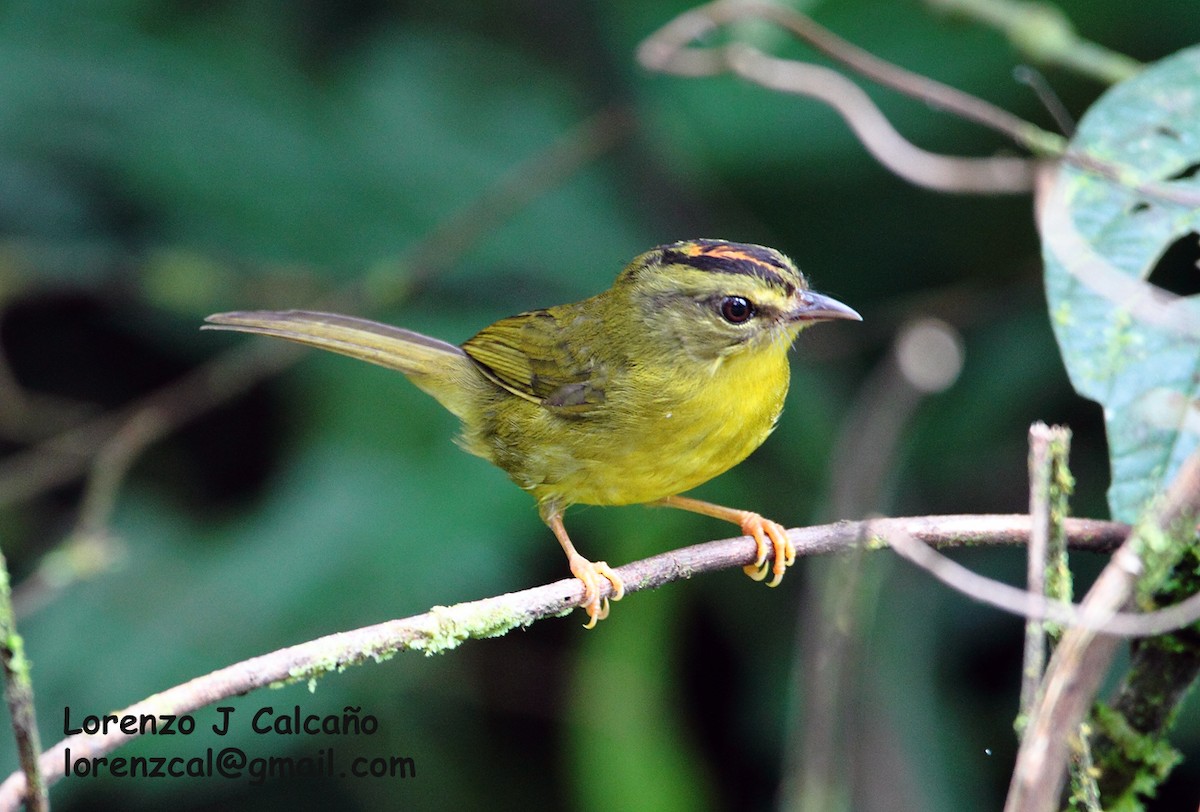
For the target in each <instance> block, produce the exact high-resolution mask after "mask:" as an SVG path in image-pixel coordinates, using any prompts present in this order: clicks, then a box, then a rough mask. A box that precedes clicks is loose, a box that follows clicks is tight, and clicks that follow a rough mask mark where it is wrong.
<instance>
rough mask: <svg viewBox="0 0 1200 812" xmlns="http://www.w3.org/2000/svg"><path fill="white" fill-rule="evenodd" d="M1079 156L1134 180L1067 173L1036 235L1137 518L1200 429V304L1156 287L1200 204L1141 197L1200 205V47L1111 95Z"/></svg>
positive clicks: (1127, 503) (1113, 497) (1124, 497)
mask: <svg viewBox="0 0 1200 812" xmlns="http://www.w3.org/2000/svg"><path fill="white" fill-rule="evenodd" d="M1071 149H1072V150H1073V151H1075V152H1081V153H1087V154H1088V155H1090V156H1092V157H1094V158H1096V159H1099V160H1102V161H1104V162H1105V163H1107V164H1111V165H1113V166H1116V167H1120V168H1121V170H1122V172H1123V173H1124V174H1126V175H1128V177H1123V178H1122V182H1121V183H1117V182H1114V181H1112V180H1108V179H1105V178H1103V177H1100V176H1099V175H1097V174H1096V173H1094V172H1089V171H1085V170H1082V169H1079V168H1076V167H1074V166H1064V168H1063V169H1062V171H1061V173H1060V175H1059V177H1058V179H1057V182H1056V184H1055V187H1054V188H1053V190H1052V191H1051V192H1050V193H1049V194H1048V196H1047V202H1046V204H1045V206H1044V207H1043V211H1042V214H1041V222H1040V224H1039V228H1040V230H1041V235H1042V246H1043V249H1042V254H1043V258H1044V260H1045V263H1046V293H1047V298H1048V301H1049V307H1050V315H1051V321H1052V322H1053V325H1054V331H1055V335H1056V336H1057V338H1058V343H1059V346H1060V348H1061V349H1062V354H1063V359H1064V361H1065V363H1066V366H1067V371H1068V372H1069V374H1070V376H1071V382H1072V383H1073V384H1074V386H1075V389H1076V390H1077V391H1078V392H1079V393H1080V394H1081V395H1084V396H1085V397H1088V398H1091V399H1093V400H1096V401H1098V402H1099V403H1100V404H1101V405H1103V406H1104V418H1105V423H1106V428H1107V432H1108V443H1109V457H1110V461H1111V465H1112V485H1111V487H1110V489H1109V494H1108V502H1109V509H1110V510H1111V511H1112V514H1113V516H1114V518H1117V519H1120V520H1123V521H1133V520H1134V519H1135V518H1136V517H1137V515H1138V513H1139V511H1140V509H1141V507H1142V506H1143V505H1144V504H1145V502H1146V500H1147V499H1149V498H1151V497H1152V496H1153V495H1154V494H1155V493H1158V492H1159V491H1161V490H1162V489H1163V488H1164V487H1165V486H1166V485H1167V483H1169V482H1170V481H1171V479H1172V477H1173V476H1174V475H1175V471H1176V470H1177V469H1178V467H1179V465H1180V464H1181V463H1182V462H1183V460H1184V459H1185V458H1186V457H1187V456H1188V455H1189V454H1190V453H1191V452H1192V451H1193V450H1194V449H1195V447H1196V443H1197V429H1198V425H1200V423H1198V420H1200V411H1197V409H1200V404H1198V403H1197V400H1196V399H1197V396H1198V395H1200V374H1198V373H1200V300H1198V299H1197V297H1194V296H1186V297H1180V296H1175V295H1174V294H1171V293H1168V292H1167V291H1165V290H1163V289H1161V288H1159V287H1157V286H1156V285H1153V284H1150V283H1149V282H1148V281H1147V280H1148V279H1149V278H1150V275H1151V273H1152V272H1153V270H1154V268H1155V265H1156V263H1157V262H1158V261H1159V260H1160V259H1161V258H1162V256H1163V254H1164V253H1165V252H1166V251H1167V249H1168V248H1170V247H1171V246H1172V245H1173V244H1175V243H1176V242H1178V241H1179V240H1180V239H1182V238H1184V237H1188V235H1191V234H1195V233H1197V232H1200V207H1198V206H1196V205H1194V204H1192V205H1188V204H1187V203H1185V202H1180V201H1173V200H1170V199H1167V198H1168V195H1162V194H1155V193H1153V192H1151V191H1149V190H1145V189H1143V191H1142V192H1138V191H1136V190H1135V189H1136V188H1137V187H1138V186H1142V185H1144V184H1155V185H1157V186H1158V187H1160V188H1162V189H1166V190H1168V191H1169V192H1171V193H1175V192H1179V193H1188V194H1191V195H1196V196H1200V182H1198V181H1200V179H1198V178H1197V177H1196V167H1197V162H1200V48H1195V47H1194V48H1190V49H1188V50H1185V51H1181V52H1179V53H1177V54H1175V55H1174V56H1172V57H1169V58H1167V59H1165V60H1163V61H1161V62H1159V63H1157V64H1155V65H1154V66H1152V67H1150V68H1148V69H1146V70H1145V71H1144V72H1143V73H1141V74H1139V75H1138V76H1137V77H1135V78H1134V79H1131V80H1129V81H1127V82H1123V83H1122V84H1120V85H1117V86H1116V87H1114V88H1112V89H1111V90H1110V91H1109V92H1108V93H1106V94H1105V95H1104V96H1103V97H1102V98H1101V99H1100V100H1099V101H1098V102H1097V103H1096V104H1095V105H1094V106H1093V107H1092V108H1091V109H1090V110H1089V111H1088V113H1087V115H1086V116H1085V117H1084V119H1083V121H1082V122H1081V123H1080V126H1079V131H1078V132H1077V133H1076V135H1075V137H1074V138H1073V139H1072V142H1071ZM1179 197H1182V195H1179ZM1188 239H1193V237H1188Z"/></svg>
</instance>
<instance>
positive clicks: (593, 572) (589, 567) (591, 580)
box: [569, 554, 625, 629]
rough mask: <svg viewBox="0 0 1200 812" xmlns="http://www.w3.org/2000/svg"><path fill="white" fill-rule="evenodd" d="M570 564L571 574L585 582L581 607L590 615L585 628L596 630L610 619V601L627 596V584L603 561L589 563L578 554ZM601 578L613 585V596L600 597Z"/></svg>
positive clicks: (572, 558) (571, 559)
mask: <svg viewBox="0 0 1200 812" xmlns="http://www.w3.org/2000/svg"><path fill="white" fill-rule="evenodd" d="M569 563H570V565H571V574H572V575H574V576H575V577H576V578H578V579H579V580H580V581H582V582H583V601H582V602H581V603H580V604H579V605H580V606H581V607H583V609H584V611H586V612H587V615H588V622H587V623H585V624H583V628H585V629H594V628H595V627H596V624H597V623H598V622H600V621H601V620H604V619H605V618H606V617H608V602H609V600H610V599H612V600H614V601H619V600H621V598H622V597H624V596H625V582H624V581H623V580H621V576H620V575H617V573H616V571H615V570H614V569H613V568H612V567H610V566H608V564H607V563H605V562H603V561H595V562H592V561H588V560H587V559H586V558H584V557H583V556H581V555H578V554H576V555H575V556H573V557H571V558H570V559H569ZM601 578H604V579H607V580H608V582H609V583H610V584H612V594H611V595H609V596H608V597H604V598H602V597H600V589H601V585H600V579H601Z"/></svg>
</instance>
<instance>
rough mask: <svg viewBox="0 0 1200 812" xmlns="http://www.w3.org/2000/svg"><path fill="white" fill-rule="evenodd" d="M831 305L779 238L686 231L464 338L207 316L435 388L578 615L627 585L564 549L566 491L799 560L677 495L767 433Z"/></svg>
mask: <svg viewBox="0 0 1200 812" xmlns="http://www.w3.org/2000/svg"><path fill="white" fill-rule="evenodd" d="M839 319H840V320H853V321H861V320H862V317H861V316H860V315H859V314H858V313H857V312H856V311H855V310H854V309H852V308H850V307H848V306H847V305H844V304H842V303H841V302H839V301H837V300H836V299H833V298H831V297H829V296H825V295H823V294H820V293H817V292H815V291H813V290H811V289H810V288H809V285H808V281H807V279H806V278H805V276H804V274H802V273H801V272H800V270H799V269H798V268H797V267H796V265H795V263H793V262H792V261H791V260H790V259H789V258H788V257H786V256H785V255H784V254H782V253H780V252H779V251H776V250H774V249H772V248H767V247H765V246H761V245H755V244H750V243H738V242H730V241H726V240H716V239H692V240H683V241H679V242H673V243H668V244H664V245H660V246H658V247H656V248H652V249H650V250H649V251H646V252H645V253H642V254H640V255H639V256H637V257H636V258H634V259H633V260H632V261H631V262H630V263H629V265H628V266H626V267H625V268H624V270H622V271H621V272H620V273H619V275H618V276H617V277H616V280H615V281H614V282H613V284H612V286H611V287H610V288H608V289H607V290H605V291H603V292H601V293H599V294H596V295H594V296H592V297H590V298H588V299H584V300H582V301H579V302H575V303H571V304H563V305H557V306H554V307H547V308H543V309H537V310H530V311H527V312H524V313H520V314H518V315H515V316H511V317H509V318H504V319H501V320H500V321H497V322H496V323H494V324H492V325H490V326H488V327H485V328H483V329H482V330H480V331H479V333H477V334H476V335H475V336H473V337H472V338H470V339H468V340H467V341H466V342H464V343H463V344H462V345H461V346H457V345H455V344H451V343H449V342H446V341H442V340H440V339H437V338H432V337H429V336H426V335H422V334H420V333H416V332H413V331H411V330H406V329H403V328H400V327H392V326H389V325H386V324H381V323H379V322H375V321H369V320H367V319H362V318H357V317H353V316H345V315H338V314H335V313H322V312H315V311H307V310H252V311H234V312H226V313H215V314H213V315H211V316H208V317H207V318H206V319H205V322H206V323H205V324H204V325H203V328H202V329H212V330H231V331H237V332H244V333H257V334H262V335H266V336H274V337H278V338H283V339H287V340H290V341H294V342H298V343H300V344H306V345H309V346H313V347H319V348H321V349H324V350H330V351H332V352H336V353H341V354H343V355H347V356H350V357H353V358H357V359H360V360H363V361H369V362H371V363H374V364H378V365H380V366H384V367H387V368H390V369H393V370H398V371H400V372H402V373H403V374H404V375H405V376H406V377H408V379H409V380H411V381H412V382H413V383H414V384H415V385H416V386H417V387H419V388H420V389H422V390H423V391H425V392H426V393H428V394H430V395H432V396H433V397H434V398H435V399H436V400H437V401H438V402H439V403H440V404H441V405H442V406H444V407H445V408H446V409H447V410H449V411H450V412H451V413H453V414H454V415H455V416H457V417H458V419H459V421H460V422H461V433H460V435H459V436H458V438H457V442H458V444H459V445H460V446H461V447H462V448H463V449H465V450H466V451H468V452H470V453H472V454H475V455H478V456H480V457H482V458H484V459H485V460H488V461H489V462H491V463H493V464H495V465H496V466H498V467H499V468H501V469H502V470H503V471H504V472H505V473H507V474H508V476H509V478H510V479H512V481H513V482H515V483H516V484H517V485H518V486H519V487H521V488H522V489H523V490H525V491H527V492H528V493H529V494H530V495H532V497H533V498H534V500H535V501H536V503H537V508H538V513H539V515H540V516H541V519H542V520H543V521H544V522H545V523H546V525H547V526H548V527H549V528H550V530H551V531H552V532H553V533H554V535H555V537H556V538H557V540H558V542H559V544H560V545H561V546H562V549H563V552H564V553H565V554H566V557H567V563H568V566H569V567H570V570H571V573H572V574H573V575H574V576H575V577H576V578H578V579H579V580H580V581H581V582H582V583H583V598H582V600H581V601H580V603H579V605H580V606H581V607H582V608H583V609H584V610H585V611H586V613H587V616H588V621H587V623H586V624H585V628H589V629H590V628H593V627H594V626H595V625H596V623H597V622H598V621H600V620H603V619H604V618H606V617H607V616H608V613H609V598H610V597H611V599H612V600H614V601H616V600H620V598H621V597H622V596H623V595H624V592H625V585H624V582H623V581H622V579H621V577H620V575H619V574H618V573H617V572H616V571H615V570H614V569H613V568H612V567H610V566H609V565H608V564H607V563H606V562H605V561H592V560H589V559H588V558H585V557H584V556H583V555H581V554H580V553H579V552H578V551H577V550H576V549H575V546H574V544H573V543H572V542H571V539H570V536H569V535H568V534H567V530H566V527H565V526H564V524H563V514H564V512H565V511H566V510H567V508H568V507H570V506H572V505H575V504H586V505H626V504H656V505H664V506H668V507H673V508H679V509H682V510H687V511H691V512H694V513H699V514H702V515H705V516H709V517H712V518H716V519H721V520H724V521H728V522H731V523H733V524H736V525H737V526H738V527H740V528H741V530H742V532H743V533H744V534H746V535H748V536H751V537H753V538H754V540H755V544H756V547H757V555H756V558H755V561H754V563H753V564H748V565H746V566H745V567H744V569H745V571H746V573H747V574H748V575H750V577H752V578H754V579H755V580H758V581H762V580H766V579H767V577H768V576H770V579H771V580H770V581H768V586H776V585H778V584H779V583H780V581H781V579H782V578H783V575H784V573H785V572H786V570H787V568H788V567H789V566H791V565H792V564H793V563H794V562H795V549H794V547H793V545H792V542H791V541H790V539H789V538H788V535H787V532H786V530H785V529H784V527H783V526H782V525H780V524H778V523H777V522H774V521H771V520H769V519H765V518H764V517H763V516H761V515H760V514H758V513H755V512H753V511H749V510H740V509H736V508H729V507H724V506H721V505H716V504H712V503H710V502H705V501H701V500H699V499H695V498H692V497H688V496H684V495H682V494H683V493H684V492H686V491H689V490H691V489H692V488H695V487H697V486H699V485H701V484H702V483H704V482H707V481H708V480H710V479H712V478H713V477H715V476H717V475H719V474H721V473H724V472H725V471H727V470H729V469H730V468H732V467H733V466H735V465H737V464H738V463H739V462H741V461H742V460H744V459H745V458H746V457H747V456H748V455H749V454H750V453H751V452H752V451H754V450H755V449H756V448H758V447H759V446H760V445H761V444H762V443H763V441H764V440H766V438H767V436H768V435H769V434H770V433H771V431H772V430H773V429H774V428H775V425H776V423H777V422H778V419H779V416H780V412H781V411H782V408H783V401H784V396H785V395H786V394H787V391H788V383H789V376H790V369H789V364H788V351H789V349H790V348H791V346H792V343H793V342H794V341H795V339H796V337H797V335H798V334H799V333H800V331H801V330H803V329H804V328H806V327H808V326H809V325H812V324H814V323H816V322H821V321H830V320H839ZM768 559H770V560H769V561H768ZM606 581H607V584H606V583H605V582H606ZM606 587H609V588H607V589H606ZM606 592H607V593H608V594H605V593H606Z"/></svg>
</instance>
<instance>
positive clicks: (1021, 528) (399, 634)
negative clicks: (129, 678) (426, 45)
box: [0, 515, 1129, 812]
mask: <svg viewBox="0 0 1200 812" xmlns="http://www.w3.org/2000/svg"><path fill="white" fill-rule="evenodd" d="M1029 528H1030V520H1029V517H1028V516H1019V515H1013V516H925V517H914V518H895V519H875V520H873V521H871V522H870V523H869V529H870V532H871V533H872V534H876V535H883V536H888V537H892V536H894V535H895V534H897V533H903V534H905V536H906V537H909V538H914V539H920V540H921V542H924V543H925V544H930V545H936V546H946V547H951V546H965V545H976V544H979V545H982V544H990V545H1008V546H1012V545H1018V544H1025V543H1026V541H1027V539H1028V537H1029ZM863 531H864V524H863V523H862V522H849V521H845V522H838V523H837V524H829V525H821V526H818V527H807V528H797V529H792V530H789V531H788V535H789V536H790V537H791V539H792V542H793V543H794V544H795V546H796V551H797V554H798V555H817V554H821V553H831V552H837V551H841V550H846V549H848V548H850V547H851V546H853V545H855V544H856V543H858V541H859V538H860V534H861V533H862V532H863ZM1128 531H1129V528H1128V527H1126V526H1125V525H1122V524H1118V523H1115V522H1104V521H1097V520H1090V519H1072V520H1068V521H1067V523H1066V532H1067V535H1068V537H1069V539H1070V541H1071V544H1072V546H1073V547H1076V548H1077V549H1084V550H1093V551H1096V552H1105V551H1108V550H1112V549H1114V548H1115V547H1116V546H1117V545H1119V544H1120V543H1121V542H1122V541H1123V540H1124V539H1125V537H1126V535H1127V533H1128ZM756 555H757V545H756V544H755V542H754V540H753V539H751V538H749V537H747V536H740V537H737V538H731V539H724V540H721V541H710V542H706V543H703V544H696V545H693V546H691V547H685V548H682V549H679V550H674V551H672V552H668V553H663V554H662V555H657V556H654V557H652V558H647V559H643V560H641V561H637V562H634V563H632V564H627V565H626V566H623V567H620V568H619V569H618V570H617V571H618V573H620V575H621V578H622V579H623V580H624V581H625V590H626V592H639V591H641V590H643V589H653V588H656V587H659V586H662V585H663V584H667V583H670V582H672V581H678V580H681V579H685V578H691V577H693V576H695V575H699V574H701V573H705V572H712V571H716V570H722V569H733V568H741V567H743V566H745V565H746V564H748V563H750V562H752V561H753V560H754V559H755V557H756ZM608 586H610V585H607V584H606V588H607V587H608ZM582 600H583V585H582V584H581V583H580V582H579V581H578V580H577V579H575V578H568V579H563V580H561V581H557V582H555V583H552V584H547V585H545V586H539V587H534V588H532V589H527V590H524V591H522V592H513V593H509V594H506V595H499V596H496V597H492V598H485V599H483V600H479V601H473V602H469V603H461V604H457V605H455V606H450V607H441V606H439V607H434V608H433V609H431V610H430V611H429V612H426V613H425V614H422V615H416V616H414V617H410V618H405V619H403V620H392V621H388V622H386V623H381V624H378V625H374V626H366V627H363V628H361V629H355V630H353V631H347V632H339V633H337V634H331V635H328V636H326V637H321V638H318V639H316V640H312V641H309V642H306V643H301V644H299V645H295V646H291V647H289V648H285V649H280V650H278V651H274V652H271V653H269V654H264V655H261V656H258V657H254V658H251V659H249V660H244V661H242V662H240V663H236V664H234V665H231V666H228V667H226V668H222V669H220V670H217V671H214V672H212V673H210V674H207V675H205V676H202V677H197V678H195V679H193V680H191V681H189V682H186V683H183V684H182V685H177V686H175V687H173V688H169V689H167V690H165V691H163V692H161V693H158V694H155V695H153V696H150V697H147V698H146V699H144V700H142V701H140V702H137V703H135V704H133V705H131V706H129V707H128V708H126V709H124V710H122V711H119V712H118V715H126V714H130V715H139V714H142V713H153V714H161V713H176V714H184V713H190V712H192V711H195V710H197V709H199V708H202V707H204V706H206V705H209V704H211V703H213V702H217V701H219V700H221V699H225V698H228V697H231V696H238V695H241V694H245V693H248V692H250V691H252V690H255V689H257V688H262V687H265V686H269V685H277V684H281V683H287V682H296V681H302V680H315V679H318V678H320V677H321V676H323V675H325V674H327V673H330V672H333V671H341V670H342V669H345V668H347V667H349V666H353V665H358V664H361V663H363V662H365V661H367V660H375V661H379V660H383V659H387V658H389V657H391V656H393V655H394V654H396V653H397V652H400V651H404V650H415V651H423V652H425V653H426V654H435V653H439V652H443V651H448V650H450V649H452V648H455V647H456V646H458V645H459V644H461V643H462V642H464V641H466V640H469V639H478V638H484V637H496V636H499V635H502V634H504V633H505V632H507V631H509V630H511V629H514V628H518V627H523V626H528V625H530V624H532V623H534V622H535V621H537V620H540V619H542V618H547V617H556V616H559V615H563V614H566V613H568V612H570V611H571V609H572V608H573V607H575V606H578V605H579V603H580V602H581V601H582ZM598 633H603V632H602V631H601V632H598ZM132 738H135V736H133V735H128V734H123V733H121V732H119V731H115V732H110V733H107V734H98V735H87V734H76V735H74V736H70V737H68V738H66V739H63V740H62V741H60V742H58V743H57V744H55V745H54V746H53V747H51V748H50V749H49V750H47V751H46V752H45V753H43V754H42V756H41V759H40V764H41V767H42V771H43V775H44V776H45V780H46V783H47V786H48V785H50V784H53V783H55V782H56V781H58V780H59V779H61V778H62V777H63V753H64V751H65V749H66V748H68V747H69V748H71V753H72V755H73V756H74V755H77V756H78V757H79V758H91V757H97V756H102V755H104V754H106V753H110V752H112V751H113V750H115V749H116V748H118V747H120V746H121V745H123V744H125V743H126V742H128V741H130V740H131V739H132ZM24 794H25V777H24V774H23V773H20V772H16V773H13V774H12V775H10V776H8V778H7V779H5V781H4V783H3V784H0V812H4V811H5V810H15V809H17V807H18V805H19V804H20V802H21V799H22V798H23V797H24Z"/></svg>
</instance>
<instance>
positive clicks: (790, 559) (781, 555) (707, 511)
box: [658, 496, 796, 586]
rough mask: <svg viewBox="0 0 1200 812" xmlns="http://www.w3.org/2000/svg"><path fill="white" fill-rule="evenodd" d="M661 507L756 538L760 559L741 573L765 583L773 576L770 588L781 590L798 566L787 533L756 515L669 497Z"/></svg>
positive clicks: (777, 524) (781, 527)
mask: <svg viewBox="0 0 1200 812" xmlns="http://www.w3.org/2000/svg"><path fill="white" fill-rule="evenodd" d="M658 504H660V505H666V506H667V507H673V508H679V509H680V510H690V511H691V512H692V513H699V514H702V515H704V516H711V517H712V518H714V519H721V520H723V521H726V522H731V523H733V524H736V525H737V526H738V527H740V528H742V532H743V533H745V534H746V535H747V536H753V537H754V541H755V543H756V544H757V545H758V557H757V558H756V559H755V560H754V563H753V564H747V565H746V566H745V567H743V568H742V569H743V570H745V572H746V574H747V575H749V576H750V577H751V578H753V579H754V580H756V581H762V580H765V579H766V577H767V573H768V572H770V573H771V574H772V575H773V576H774V577H773V578H771V580H770V581H769V582H768V583H767V586H779V582H780V581H781V580H783V574H784V573H785V572H787V568H788V567H790V566H791V565H792V564H794V563H796V548H795V547H794V546H793V545H792V540H791V539H790V538H788V534H787V530H785V529H784V527H783V525H781V524H779V523H778V522H773V521H771V520H770V519H764V518H763V517H762V516H759V515H758V514H757V513H753V512H751V511H749V510H738V509H737V508H727V507H722V506H721V505H714V504H712V503H711V502H702V501H700V500H699V499H691V498H689V497H687V496H668V497H667V498H666V499H659V500H658ZM768 549H770V550H771V551H772V552H773V553H774V555H773V559H774V560H773V563H771V564H767V550H768Z"/></svg>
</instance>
